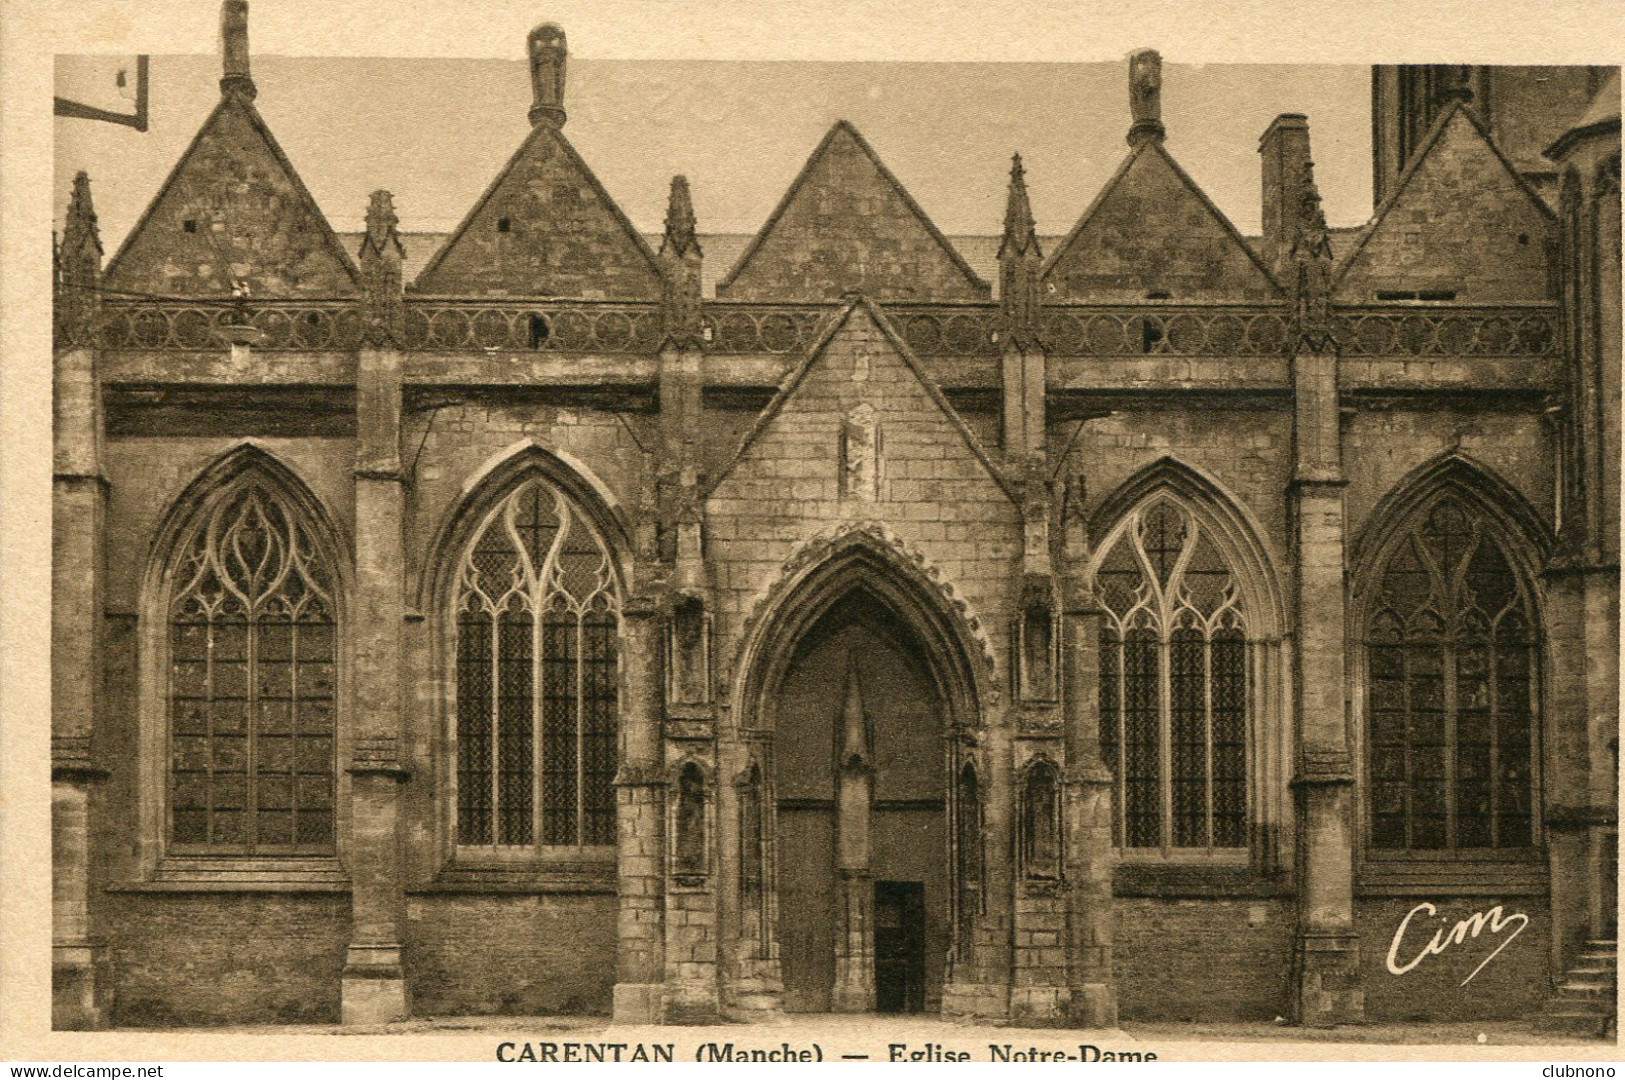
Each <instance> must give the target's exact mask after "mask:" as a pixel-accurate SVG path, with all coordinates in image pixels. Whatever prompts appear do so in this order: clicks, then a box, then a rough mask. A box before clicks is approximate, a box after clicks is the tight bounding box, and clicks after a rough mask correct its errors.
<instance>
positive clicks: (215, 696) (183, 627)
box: [167, 472, 338, 855]
mask: <svg viewBox="0 0 1625 1080" xmlns="http://www.w3.org/2000/svg"><path fill="white" fill-rule="evenodd" d="M179 550H180V552H181V555H180V558H179V561H178V563H177V565H176V569H175V571H174V574H173V581H174V583H175V587H174V589H173V591H172V593H171V594H170V595H171V600H170V604H169V612H168V622H169V626H168V639H169V640H168V645H169V667H170V670H169V783H168V808H169V814H168V832H167V835H168V850H169V852H170V853H171V854H181V855H191V854H229V855H330V854H332V853H333V851H334V837H335V821H334V803H335V797H334V794H335V781H336V772H337V769H336V760H337V752H336V739H337V735H338V732H337V680H338V672H337V638H338V615H337V609H336V606H335V602H334V584H333V575H332V570H331V568H330V567H329V566H327V565H326V564H325V562H324V560H323V558H322V557H321V556H320V555H319V553H318V547H317V545H316V543H315V541H314V538H313V535H312V532H311V529H310V526H309V525H308V524H307V523H306V521H305V520H304V518H303V516H302V515H301V514H300V513H299V511H298V510H296V509H295V508H294V507H293V506H292V505H291V504H290V502H289V501H288V500H287V499H286V498H285V497H284V496H283V494H282V493H281V491H280V490H279V488H278V487H277V486H276V485H275V484H273V483H271V482H269V481H268V479H267V478H266V477H264V476H261V475H259V474H257V473H255V472H249V473H247V474H245V475H243V476H242V477H240V478H239V479H237V480H236V481H235V482H233V483H231V484H230V485H228V486H227V487H226V488H225V489H224V490H223V491H222V492H221V493H220V495H219V496H218V497H216V498H214V499H212V500H210V502H209V503H208V504H207V507H206V509H205V510H204V512H203V513H202V515H201V517H200V520H199V521H198V523H197V524H196V526H195V527H194V528H193V530H192V532H191V534H190V535H189V536H188V537H187V538H186V539H185V540H184V541H183V543H182V544H181V546H180V549H179Z"/></svg>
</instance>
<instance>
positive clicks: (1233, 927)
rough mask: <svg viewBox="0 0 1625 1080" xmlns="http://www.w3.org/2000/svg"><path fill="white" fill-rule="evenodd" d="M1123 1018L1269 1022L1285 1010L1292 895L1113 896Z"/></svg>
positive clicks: (1293, 915)
mask: <svg viewBox="0 0 1625 1080" xmlns="http://www.w3.org/2000/svg"><path fill="white" fill-rule="evenodd" d="M1115 906H1116V909H1117V930H1116V940H1115V942H1114V945H1113V951H1112V956H1113V960H1114V961H1115V965H1116V974H1117V994H1118V1011H1119V1012H1120V1014H1121V1015H1122V1017H1123V1019H1124V1020H1128V1021H1133V1020H1182V1021H1191V1020H1251V1021H1260V1020H1263V1021H1268V1020H1273V1019H1274V1018H1275V1017H1277V1016H1285V1015H1287V1014H1288V1012H1289V1009H1288V1002H1289V1000H1290V994H1291V969H1292V931H1293V928H1294V926H1295V925H1296V918H1297V915H1296V910H1295V906H1294V904H1293V902H1292V900H1291V899H1288V898H1268V899H1241V898H1238V899H1233V900H1232V899H1206V898H1191V899H1167V900H1164V899H1157V898H1152V897H1121V896H1120V897H1118V898H1117V900H1116V901H1115Z"/></svg>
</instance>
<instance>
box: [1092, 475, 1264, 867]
mask: <svg viewBox="0 0 1625 1080" xmlns="http://www.w3.org/2000/svg"><path fill="white" fill-rule="evenodd" d="M1095 581H1096V589H1097V592H1098V595H1099V597H1100V600H1101V604H1102V607H1103V608H1104V613H1105V614H1104V618H1103V619H1102V621H1101V630H1100V738H1101V749H1102V753H1103V755H1104V756H1105V759H1106V764H1107V765H1108V767H1110V768H1111V769H1112V770H1113V771H1114V773H1115V774H1116V776H1117V785H1116V789H1115V792H1114V801H1113V806H1114V815H1113V819H1114V829H1115V835H1116V840H1117V844H1118V846H1120V847H1123V848H1137V849H1157V850H1162V851H1165V852H1167V851H1173V850H1201V851H1213V850H1218V849H1235V848H1244V847H1246V845H1247V716H1248V708H1247V701H1248V679H1247V643H1246V642H1247V639H1246V621H1245V617H1244V612H1243V610H1242V603H1241V599H1240V595H1239V592H1238V589H1237V585H1236V582H1235V580H1234V578H1233V576H1232V573H1231V570H1230V568H1229V566H1228V565H1227V564H1226V562H1225V559H1224V557H1223V555H1222V554H1221V553H1220V550H1219V548H1218V546H1217V545H1216V544H1215V543H1214V541H1213V538H1212V537H1211V536H1210V535H1208V532H1207V531H1206V529H1205V527H1204V526H1203V525H1202V524H1200V522H1199V520H1198V519H1197V518H1196V516H1195V515H1193V514H1191V513H1190V512H1189V511H1188V510H1187V509H1186V508H1185V507H1183V506H1181V505H1180V504H1178V503H1176V502H1173V501H1171V500H1168V499H1162V500H1159V501H1156V502H1154V503H1152V504H1151V505H1149V506H1147V507H1144V508H1142V509H1139V510H1136V511H1133V512H1132V513H1130V514H1129V516H1128V518H1127V520H1126V522H1125V523H1124V525H1123V526H1122V527H1121V528H1120V529H1119V530H1118V531H1117V532H1116V534H1115V538H1114V539H1113V540H1112V541H1111V546H1110V548H1109V549H1108V550H1107V551H1106V553H1105V555H1104V557H1103V559H1102V560H1101V562H1100V564H1099V568H1098V569H1097V570H1096V576H1095Z"/></svg>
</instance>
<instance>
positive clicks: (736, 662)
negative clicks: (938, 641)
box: [721, 521, 999, 714]
mask: <svg viewBox="0 0 1625 1080" xmlns="http://www.w3.org/2000/svg"><path fill="white" fill-rule="evenodd" d="M855 553H867V554H868V555H870V556H871V557H872V558H873V559H874V561H875V562H877V563H878V564H879V570H880V574H879V576H881V577H886V576H888V573H887V572H888V571H889V572H890V576H891V577H892V578H893V579H894V580H898V581H899V582H900V583H901V584H904V585H906V586H911V587H912V590H914V591H918V592H923V593H924V594H925V597H923V598H922V599H925V600H927V602H928V606H930V607H933V608H935V609H936V611H937V612H938V613H939V614H940V615H942V616H944V617H945V621H946V622H947V623H948V624H949V625H950V626H951V633H952V637H953V638H955V639H957V641H956V642H955V644H957V645H958V647H959V651H960V652H961V653H962V654H964V656H965V658H966V660H967V662H969V663H970V664H971V665H972V667H973V668H974V672H973V673H972V681H973V682H974V684H975V685H974V687H972V688H969V689H972V690H973V691H974V693H975V696H976V698H977V704H978V706H979V707H980V709H981V711H982V712H983V713H984V714H985V713H986V712H987V711H988V710H990V709H992V708H994V707H996V706H997V705H998V699H999V691H998V681H997V679H996V678H995V677H994V673H995V663H994V652H993V644H992V642H991V641H990V640H989V638H988V634H987V629H986V627H985V626H984V625H983V624H982V620H981V619H980V618H978V617H977V615H976V614H975V612H974V611H972V610H971V606H970V603H969V602H968V601H967V600H966V599H965V598H964V597H963V596H961V595H959V592H958V590H956V589H955V588H954V586H953V584H952V583H951V582H949V581H947V580H946V579H945V578H944V577H943V574H942V571H941V569H940V568H939V567H937V566H935V565H933V564H932V563H931V562H930V561H929V560H928V559H927V558H926V556H925V555H924V553H923V552H921V551H919V550H918V549H916V548H915V547H913V546H912V545H910V544H909V543H908V542H907V541H905V540H904V539H903V538H902V537H900V536H898V535H897V534H896V533H895V532H893V531H892V530H891V529H890V528H888V527H887V526H886V525H885V524H883V523H881V522H876V521H867V522H847V523H844V524H842V525H840V526H838V527H836V528H834V529H831V530H829V531H827V532H824V533H820V534H817V535H815V536H812V537H810V538H808V539H807V540H804V541H802V542H801V543H799V544H797V545H796V547H795V548H794V550H792V551H791V553H790V556H789V557H788V558H787V559H786V560H785V562H784V565H783V566H782V567H780V569H779V572H778V574H777V575H776V576H775V577H774V578H773V579H772V580H771V581H770V582H768V583H767V584H766V585H765V586H764V587H763V589H762V590H761V591H760V592H759V593H758V594H757V596H756V598H755V600H754V601H753V602H752V603H751V605H750V613H749V614H748V615H747V616H746V617H745V620H744V622H743V624H742V625H741V627H740V633H739V639H738V645H737V647H736V648H735V649H734V651H733V656H732V657H731V659H730V663H729V666H728V668H727V669H726V670H725V671H723V672H722V673H721V682H722V684H723V685H732V684H733V683H734V680H735V677H736V676H738V675H741V674H749V672H750V665H751V664H753V663H759V661H760V659H761V658H762V656H763V655H765V654H766V653H767V651H768V650H770V649H772V648H774V647H776V646H775V643H774V642H771V641H767V640H765V634H766V628H767V627H768V625H769V624H770V623H772V622H774V621H775V616H777V615H779V613H780V612H781V611H782V610H783V609H784V607H785V606H786V603H787V602H788V601H789V600H790V599H791V598H792V597H793V596H794V595H795V594H796V592H797V591H798V590H799V588H800V587H801V586H802V585H803V584H804V583H805V582H806V581H808V580H809V579H810V577H811V576H812V575H813V574H814V573H816V572H817V570H818V568H819V567H822V566H824V565H826V564H828V563H830V562H831V561H832V560H836V559H839V558H840V557H841V556H843V555H846V554H855ZM786 644H789V645H793V642H791V643H786ZM741 690H742V691H743V687H741Z"/></svg>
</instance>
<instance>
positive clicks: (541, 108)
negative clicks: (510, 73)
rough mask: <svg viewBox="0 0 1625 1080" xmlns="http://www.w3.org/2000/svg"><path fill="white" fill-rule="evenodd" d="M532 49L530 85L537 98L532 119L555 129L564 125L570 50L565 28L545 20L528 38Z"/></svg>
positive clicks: (533, 121)
mask: <svg viewBox="0 0 1625 1080" xmlns="http://www.w3.org/2000/svg"><path fill="white" fill-rule="evenodd" d="M526 41H527V44H528V46H529V51H530V85H531V92H532V94H533V95H534V101H533V103H532V104H531V107H530V122H531V124H532V125H535V126H542V125H545V126H547V127H550V128H553V129H554V130H555V131H556V130H558V129H559V128H561V127H563V126H564V120H565V114H564V61H565V59H566V58H567V57H568V56H569V49H568V48H566V46H565V43H564V29H563V28H562V27H560V26H559V25H558V24H556V23H543V24H542V25H540V26H538V27H537V28H536V29H534V30H532V31H531V32H530V36H529V37H528V38H527V39H526Z"/></svg>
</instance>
